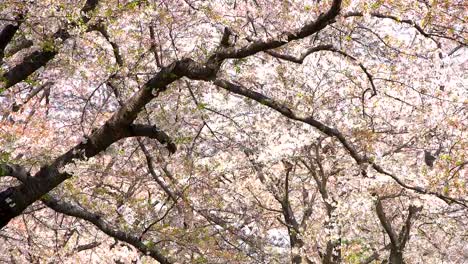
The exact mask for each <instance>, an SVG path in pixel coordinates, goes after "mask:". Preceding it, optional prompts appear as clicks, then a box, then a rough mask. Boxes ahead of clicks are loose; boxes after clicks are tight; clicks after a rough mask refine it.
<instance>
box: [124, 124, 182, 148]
mask: <svg viewBox="0 0 468 264" xmlns="http://www.w3.org/2000/svg"><path fill="white" fill-rule="evenodd" d="M130 129H131V133H132V134H133V135H134V136H137V137H148V138H155V139H156V140H158V141H159V143H161V144H163V145H165V146H166V148H167V149H168V150H169V152H170V153H172V154H174V153H175V152H176V150H177V146H176V145H175V144H174V141H173V140H172V139H171V138H170V137H169V136H168V135H167V134H166V133H165V132H164V131H162V130H161V129H160V128H158V127H156V126H150V125H140V124H133V125H131V126H130Z"/></svg>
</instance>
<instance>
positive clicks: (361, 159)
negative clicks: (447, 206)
mask: <svg viewBox="0 0 468 264" xmlns="http://www.w3.org/2000/svg"><path fill="white" fill-rule="evenodd" d="M213 84H215V85H216V86H219V87H221V88H224V89H226V90H228V91H230V92H232V93H235V94H239V95H242V96H245V97H247V98H250V99H252V100H254V101H257V102H259V103H261V104H263V105H266V106H268V107H270V108H272V109H274V110H276V111H278V112H279V113H281V114H282V115H284V116H286V117H287V118H289V119H292V120H296V121H300V122H303V123H306V124H309V125H311V126H312V127H314V128H316V129H317V130H319V131H320V132H322V133H324V134H325V135H328V136H331V137H334V138H336V139H338V141H340V143H341V144H342V145H343V147H344V148H345V149H346V150H347V151H348V153H349V154H350V155H351V157H352V158H353V159H354V160H355V161H356V163H357V164H364V163H368V164H370V165H371V166H372V168H373V169H374V170H375V171H377V172H379V173H381V174H384V175H387V176H389V177H391V178H392V179H393V180H395V182H397V183H398V184H399V185H400V186H401V187H403V188H406V189H409V190H413V191H415V192H417V193H422V194H428V195H434V196H436V197H438V198H440V199H442V200H443V201H445V202H447V203H456V204H459V205H462V206H464V207H468V205H467V204H466V200H464V199H457V198H453V197H449V196H446V195H443V194H440V193H437V192H433V191H429V190H426V189H424V188H421V187H415V186H411V185H408V184H406V183H404V182H403V181H402V180H401V179H399V178H398V177H397V176H395V175H393V174H392V173H390V172H387V171H386V170H384V169H383V168H382V167H380V166H379V165H378V164H376V163H375V162H373V161H372V160H371V159H369V158H367V157H365V156H362V155H360V154H359V153H358V151H357V149H356V147H355V146H353V145H352V144H351V143H350V142H349V141H348V140H347V139H346V138H345V136H344V135H343V134H342V133H341V132H340V131H339V130H338V129H336V128H332V127H329V126H327V125H325V124H324V123H322V122H320V121H318V120H316V119H314V118H313V117H312V116H310V117H301V116H299V115H297V114H296V113H294V112H293V111H292V110H291V109H290V108H289V107H287V106H285V105H283V104H281V103H279V102H277V101H275V100H273V99H271V98H269V97H267V96H265V95H263V94H261V93H259V92H255V91H252V90H250V89H247V88H245V87H244V86H242V85H239V84H234V83H231V82H229V81H226V80H222V79H216V80H214V81H213Z"/></svg>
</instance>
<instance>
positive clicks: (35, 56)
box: [0, 0, 99, 89]
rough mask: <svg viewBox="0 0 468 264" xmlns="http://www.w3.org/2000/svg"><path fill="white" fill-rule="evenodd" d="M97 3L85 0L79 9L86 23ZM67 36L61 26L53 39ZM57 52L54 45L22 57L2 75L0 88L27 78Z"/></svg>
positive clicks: (1, 39)
mask: <svg viewBox="0 0 468 264" xmlns="http://www.w3.org/2000/svg"><path fill="white" fill-rule="evenodd" d="M98 3H99V0H87V1H86V4H85V6H84V7H83V8H82V9H81V12H82V13H83V16H82V17H81V18H82V20H83V21H84V23H87V22H88V21H89V20H90V18H89V12H91V11H93V10H94V9H95V8H96V6H97V4H98ZM72 26H73V25H72ZM16 30H17V28H16V29H15V30H14V32H16ZM10 31H11V30H10ZM14 32H13V34H14ZM2 33H3V32H2ZM11 37H12V36H11ZM68 38H70V34H69V33H68V31H67V30H65V29H63V28H62V29H59V30H58V31H57V32H56V33H55V34H54V35H53V39H61V40H62V41H65V40H66V39H68ZM5 40H6V39H5ZM2 42H4V41H3V36H2V38H0V51H1V52H0V53H1V54H0V56H2V57H3V49H1V44H2ZM8 42H9V41H8ZM8 42H7V43H8ZM5 46H6V45H5ZM57 53H58V51H57V49H56V48H55V47H48V48H47V49H42V50H40V51H34V52H33V53H31V54H29V55H28V56H26V57H25V58H24V59H23V61H22V62H21V63H20V64H18V65H16V66H15V67H13V68H12V69H11V70H9V71H8V72H6V73H4V74H3V75H2V79H3V81H4V84H3V87H1V88H5V89H6V88H9V87H11V86H13V85H15V84H17V83H19V82H21V81H24V80H25V79H26V78H28V76H29V75H31V74H32V73H34V72H35V71H37V70H38V69H39V68H41V67H43V66H45V65H46V64H47V63H48V62H49V61H50V60H52V59H53V58H54V57H55V55H57ZM0 59H1V57H0Z"/></svg>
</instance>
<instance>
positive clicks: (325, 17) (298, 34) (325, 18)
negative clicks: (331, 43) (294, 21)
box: [217, 0, 342, 59]
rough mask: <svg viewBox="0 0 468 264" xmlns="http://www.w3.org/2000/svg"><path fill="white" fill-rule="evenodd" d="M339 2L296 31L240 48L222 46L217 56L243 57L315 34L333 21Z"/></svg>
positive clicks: (339, 5)
mask: <svg viewBox="0 0 468 264" xmlns="http://www.w3.org/2000/svg"><path fill="white" fill-rule="evenodd" d="M341 2H342V1H341V0H334V1H333V3H332V5H331V7H330V9H329V10H328V11H327V12H326V13H324V14H321V15H320V16H319V17H318V18H317V19H316V20H315V21H313V22H311V23H309V24H306V25H304V26H303V27H301V28H300V29H298V30H296V31H291V32H284V33H283V34H281V35H280V36H277V37H274V38H271V39H268V40H257V41H253V42H252V43H250V44H248V45H246V46H244V47H241V48H235V47H232V48H224V49H221V50H220V51H219V52H218V53H217V56H218V58H220V59H227V58H237V59H240V58H245V57H248V56H250V55H253V54H255V53H258V52H260V51H266V50H269V49H275V48H279V47H281V46H283V45H285V44H287V43H289V42H291V41H293V40H298V39H302V38H305V37H308V36H310V35H312V34H315V33H317V32H319V31H320V30H322V29H324V28H325V27H326V26H327V25H328V24H330V23H332V22H333V21H334V19H335V17H336V16H337V15H338V14H339V12H340V9H341Z"/></svg>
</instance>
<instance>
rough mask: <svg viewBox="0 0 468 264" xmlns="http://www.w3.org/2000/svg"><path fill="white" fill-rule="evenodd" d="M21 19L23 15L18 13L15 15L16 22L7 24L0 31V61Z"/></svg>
mask: <svg viewBox="0 0 468 264" xmlns="http://www.w3.org/2000/svg"><path fill="white" fill-rule="evenodd" d="M22 19H23V16H22V15H18V17H17V20H18V22H17V23H16V24H8V25H6V26H5V27H4V28H3V30H2V31H1V32H0V62H1V61H2V60H3V56H4V54H5V48H6V46H7V45H8V43H10V41H11V40H12V39H13V37H14V36H15V34H16V31H18V29H19V27H20V25H21V22H22Z"/></svg>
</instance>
